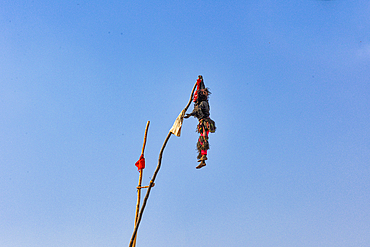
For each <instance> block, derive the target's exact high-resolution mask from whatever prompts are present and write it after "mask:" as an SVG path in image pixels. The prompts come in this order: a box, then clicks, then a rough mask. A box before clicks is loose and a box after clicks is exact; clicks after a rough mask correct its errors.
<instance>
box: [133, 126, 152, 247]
mask: <svg viewBox="0 0 370 247" xmlns="http://www.w3.org/2000/svg"><path fill="white" fill-rule="evenodd" d="M149 124H150V121H148V122H147V123H146V128H145V134H144V143H143V148H142V149H141V155H143V154H144V150H145V145H146V137H147V134H148V128H149ZM143 172H144V169H140V170H139V184H138V186H137V203H136V212H135V227H136V225H137V222H138V216H139V210H140V199H141V182H142V180H143ZM136 237H137V235H135V239H134V242H133V247H135V246H136Z"/></svg>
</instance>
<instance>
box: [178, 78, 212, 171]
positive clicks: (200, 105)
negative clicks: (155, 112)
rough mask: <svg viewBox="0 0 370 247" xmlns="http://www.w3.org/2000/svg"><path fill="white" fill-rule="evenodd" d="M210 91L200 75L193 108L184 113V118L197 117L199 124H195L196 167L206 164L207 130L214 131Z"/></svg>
mask: <svg viewBox="0 0 370 247" xmlns="http://www.w3.org/2000/svg"><path fill="white" fill-rule="evenodd" d="M210 94H211V92H210V91H209V90H208V88H206V87H205V85H204V82H203V77H202V76H201V75H200V76H198V79H197V91H196V92H195V94H194V99H193V101H194V110H193V111H192V112H191V113H189V114H186V115H185V116H184V118H189V117H191V116H194V117H196V118H198V120H199V124H198V126H197V132H198V133H199V134H200V136H199V139H198V142H197V150H198V153H199V154H198V157H197V158H198V162H200V164H199V165H198V166H197V167H196V168H197V169H199V168H202V167H203V166H205V165H206V162H205V161H206V160H207V150H208V149H209V143H208V134H209V132H211V133H214V132H215V131H216V125H215V122H214V121H213V120H212V119H211V118H210V117H209V115H210V113H209V111H210V107H209V103H208V96H209V95H210Z"/></svg>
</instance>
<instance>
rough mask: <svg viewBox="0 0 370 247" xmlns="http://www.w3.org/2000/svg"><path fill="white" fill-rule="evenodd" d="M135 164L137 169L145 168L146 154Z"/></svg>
mask: <svg viewBox="0 0 370 247" xmlns="http://www.w3.org/2000/svg"><path fill="white" fill-rule="evenodd" d="M135 166H136V167H137V170H138V171H140V170H141V169H144V168H145V158H144V154H142V155H141V156H140V159H139V160H138V161H137V162H136V163H135Z"/></svg>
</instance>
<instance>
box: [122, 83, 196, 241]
mask: <svg viewBox="0 0 370 247" xmlns="http://www.w3.org/2000/svg"><path fill="white" fill-rule="evenodd" d="M196 86H197V83H195V85H194V87H193V90H192V91H191V94H190V99H189V102H188V104H187V105H186V107H185V108H184V110H185V112H186V111H187V109H188V108H189V106H190V104H191V100H192V99H193V94H194V90H195V88H196ZM171 135H172V133H171V132H169V133H168V134H167V137H166V139H165V140H164V143H163V145H162V148H161V151H160V152H159V157H158V165H157V168H156V169H155V171H154V174H153V177H152V180H150V183H149V187H148V190H147V191H146V195H145V197H144V201H143V205H142V206H141V209H140V213H139V215H138V218H137V221H136V225H135V228H134V232H133V233H132V236H131V240H130V244H129V247H133V246H135V245H133V244H134V241H135V239H136V235H137V230H138V229H139V224H140V221H141V218H142V217H143V213H144V209H145V206H146V202H147V201H148V198H149V194H150V191H151V189H152V187H153V185H154V180H155V178H156V177H157V174H158V172H159V169H160V168H161V164H162V155H163V151H164V149H165V147H166V145H167V142H168V140H169V139H170V137H171Z"/></svg>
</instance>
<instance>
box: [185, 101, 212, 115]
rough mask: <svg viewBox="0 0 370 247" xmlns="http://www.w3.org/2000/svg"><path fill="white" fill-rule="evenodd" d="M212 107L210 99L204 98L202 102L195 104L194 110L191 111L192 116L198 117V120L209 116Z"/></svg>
mask: <svg viewBox="0 0 370 247" xmlns="http://www.w3.org/2000/svg"><path fill="white" fill-rule="evenodd" d="M209 111H210V107H209V104H208V101H206V100H204V101H201V102H200V103H197V104H194V110H193V111H192V112H191V113H190V115H191V116H194V117H196V118H198V120H200V119H202V118H208V117H209Z"/></svg>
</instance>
